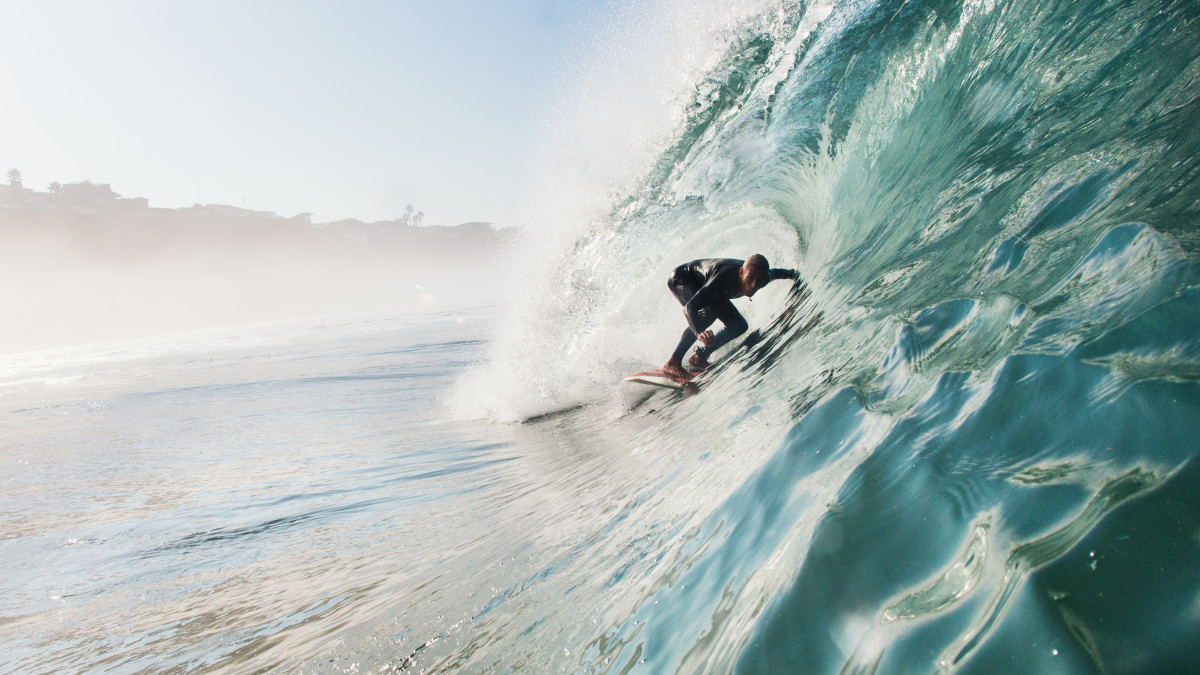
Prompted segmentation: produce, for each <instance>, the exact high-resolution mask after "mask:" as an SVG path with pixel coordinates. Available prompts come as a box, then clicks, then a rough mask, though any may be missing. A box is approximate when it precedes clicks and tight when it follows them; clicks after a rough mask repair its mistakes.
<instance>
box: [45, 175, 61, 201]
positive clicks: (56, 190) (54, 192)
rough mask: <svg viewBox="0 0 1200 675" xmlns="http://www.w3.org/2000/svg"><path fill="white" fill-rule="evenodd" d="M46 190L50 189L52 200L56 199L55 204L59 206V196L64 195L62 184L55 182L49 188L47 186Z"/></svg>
mask: <svg viewBox="0 0 1200 675" xmlns="http://www.w3.org/2000/svg"><path fill="white" fill-rule="evenodd" d="M46 189H48V190H49V191H50V194H51V196H52V198H53V199H54V203H55V204H57V203H58V196H59V195H60V194H62V183H59V182H58V181H54V182H53V183H51V184H50V185H49V186H47V188H46Z"/></svg>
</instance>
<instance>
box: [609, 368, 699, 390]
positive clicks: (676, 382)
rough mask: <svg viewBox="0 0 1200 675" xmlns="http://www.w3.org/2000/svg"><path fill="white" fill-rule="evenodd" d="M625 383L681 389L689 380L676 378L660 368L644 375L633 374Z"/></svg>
mask: <svg viewBox="0 0 1200 675" xmlns="http://www.w3.org/2000/svg"><path fill="white" fill-rule="evenodd" d="M625 381H626V382H637V383H639V384H649V385H653V386H655V387H666V388H667V389H680V390H681V389H683V388H684V387H685V386H686V385H687V384H689V383H690V382H691V378H684V377H677V376H675V375H671V374H670V373H665V372H663V370H662V369H661V368H660V369H658V370H650V371H647V372H644V373H634V374H633V375H630V376H629V377H627V378H625Z"/></svg>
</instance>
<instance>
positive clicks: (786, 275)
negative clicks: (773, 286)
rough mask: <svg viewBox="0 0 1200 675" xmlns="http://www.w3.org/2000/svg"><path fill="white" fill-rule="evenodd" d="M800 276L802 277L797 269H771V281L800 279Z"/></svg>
mask: <svg viewBox="0 0 1200 675" xmlns="http://www.w3.org/2000/svg"><path fill="white" fill-rule="evenodd" d="M799 278H800V273H799V272H797V271H796V270H785V269H772V270H771V281H775V280H776V279H797V280H798V279H799Z"/></svg>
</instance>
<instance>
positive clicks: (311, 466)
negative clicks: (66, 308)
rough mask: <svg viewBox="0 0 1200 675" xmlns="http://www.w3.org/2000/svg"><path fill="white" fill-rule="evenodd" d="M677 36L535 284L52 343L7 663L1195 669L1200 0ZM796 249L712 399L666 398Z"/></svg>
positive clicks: (19, 445)
mask: <svg viewBox="0 0 1200 675" xmlns="http://www.w3.org/2000/svg"><path fill="white" fill-rule="evenodd" d="M676 16H679V17H681V20H680V21H677V22H676V21H671V18H672V17H676ZM633 18H634V19H641V20H638V21H634V22H632V23H627V24H621V25H627V26H628V28H627V30H628V32H629V34H628V35H622V34H621V33H620V32H617V33H614V34H613V35H610V36H606V37H605V38H604V40H607V41H611V42H612V44H611V45H608V46H610V47H611V49H609V50H608V51H605V50H603V49H601V51H600V52H599V53H600V54H601V56H599V57H598V59H599V61H598V63H597V64H595V65H594V70H592V71H588V70H587V69H585V72H583V73H581V75H580V78H581V79H580V82H579V83H578V86H579V88H580V89H581V90H585V91H591V92H592V95H590V96H583V95H581V96H579V97H573V96H567V95H566V92H564V98H569V99H570V100H572V101H582V103H581V104H580V105H579V106H578V108H572V107H571V106H570V105H564V109H566V110H570V111H571V112H570V114H566V113H564V119H563V121H562V125H561V126H560V127H557V129H558V130H557V131H556V132H553V133H557V134H561V137H554V138H553V139H552V143H551V148H550V149H549V150H547V154H546V159H545V163H546V173H547V175H548V176H549V177H550V178H548V179H547V180H548V182H547V183H546V185H545V187H544V188H542V189H540V190H539V191H537V192H536V193H535V198H534V200H533V201H532V206H531V207H530V213H529V218H530V222H529V226H528V227H527V228H526V229H525V231H524V232H523V233H522V238H521V239H520V240H519V241H518V242H517V243H516V247H517V248H516V249H515V251H514V253H513V254H512V256H511V257H510V258H506V259H505V260H506V261H507V262H509V263H510V268H511V269H512V270H513V271H514V272H515V274H514V276H513V277H510V278H511V279H512V282H511V283H498V284H496V285H495V291H496V292H497V293H498V294H499V295H500V296H501V297H502V298H504V301H503V302H502V303H498V304H494V305H491V306H490V307H486V308H475V309H471V310H465V309H454V310H448V311H439V312H434V313H431V314H420V315H418V314H414V313H405V314H403V315H401V316H394V315H388V316H377V317H372V318H359V319H344V320H337V321H332V320H330V321H320V322H309V323H303V324H294V325H290V326H283V327H278V328H276V329H272V330H271V331H263V332H260V333H256V334H250V335H242V336H239V337H236V338H229V339H224V340H217V341H215V342H195V341H193V342H180V343H172V344H171V345H169V346H162V345H160V346H159V347H157V348H155V349H147V350H144V351H141V352H123V353H113V352H111V351H104V350H97V351H96V353H90V354H85V355H83V356H82V357H80V358H79V359H78V360H77V361H74V362H71V363H51V364H49V365H46V364H41V365H38V366H37V367H36V368H35V367H34V366H31V365H28V364H24V365H23V362H22V363H18V362H16V361H13V360H10V361H11V362H10V363H9V365H10V366H11V367H10V368H8V370H6V371H4V372H5V373H6V374H5V375H4V378H5V379H2V380H0V403H2V404H3V406H4V408H3V409H4V410H5V413H4V414H5V416H6V420H5V421H6V422H8V423H9V424H7V425H6V428H8V429H13V430H14V431H10V432H7V437H6V438H5V442H6V443H7V444H8V445H9V446H10V447H11V448H14V451H13V452H12V453H11V458H10V459H12V460H14V461H10V462H8V463H7V464H6V465H5V468H4V473H0V480H2V481H4V483H3V484H4V485H5V486H6V487H8V491H7V493H6V494H7V495H9V496H8V497H7V498H5V499H4V500H3V501H0V517H2V518H3V523H4V527H5V530H4V531H5V532H8V533H11V534H9V535H6V538H4V539H2V540H0V547H2V551H0V552H2V553H3V557H0V559H2V560H5V561H9V562H7V563H6V566H7V567H6V569H5V570H4V571H5V574H0V579H3V580H4V581H3V583H5V584H6V586H5V592H4V593H3V594H0V597H3V598H5V604H4V606H3V607H2V608H0V617H2V619H0V634H2V635H3V636H4V638H5V641H6V642H7V643H8V644H11V645H14V646H15V647H14V649H13V650H12V652H11V655H10V656H8V657H6V658H7V659H8V660H7V661H3V662H2V663H5V664H11V667H13V668H18V667H21V668H27V669H33V670H38V669H43V670H44V669H53V668H66V669H76V670H82V669H88V668H101V669H114V670H138V669H147V668H148V669H180V670H219V671H229V672H252V671H253V672H258V671H263V670H268V671H269V670H283V671H286V670H300V671H303V672H309V671H319V672H333V671H339V672H354V671H358V672H366V671H367V670H371V671H375V672H450V671H454V672H459V671H465V672H498V671H509V670H512V671H532V672H546V671H552V670H569V671H572V672H614V673H625V672H647V673H661V672H731V671H738V672H814V673H826V672H897V673H907V672H914V671H917V672H926V671H951V672H1020V671H1028V672H1047V671H1053V672H1080V673H1090V672H1129V673H1141V672H1186V671H1188V670H1190V669H1192V668H1193V664H1194V663H1196V662H1197V658H1198V657H1200V652H1198V650H1197V647H1196V645H1198V644H1200V579H1197V577H1196V575H1195V574H1194V569H1195V565H1194V564H1193V562H1194V561H1195V560H1196V559H1197V556H1198V555H1200V518H1197V514H1198V513H1200V504H1198V503H1197V498H1196V495H1197V494H1200V490H1198V488H1200V469H1198V468H1197V466H1198V465H1197V461H1196V456H1197V452H1198V451H1200V442H1198V441H1197V436H1196V433H1195V429H1196V427H1197V422H1200V383H1198V381H1197V377H1198V375H1200V341H1198V340H1197V335H1200V283H1198V282H1200V269H1198V268H1197V261H1196V255H1197V241H1198V240H1197V237H1196V231H1197V230H1196V225H1197V217H1198V216H1200V207H1198V206H1197V205H1200V185H1198V184H1197V177H1198V176H1200V159H1198V157H1200V153H1198V152H1197V151H1198V150H1200V134H1198V132H1197V130H1196V128H1195V126H1194V124H1193V120H1195V119H1197V118H1200V39H1197V38H1200V35H1197V32H1198V31H1200V9H1198V8H1197V6H1196V5H1195V4H1194V3H1189V2H1104V1H1099V0H1086V1H1080V2H1068V3H1057V4H1050V5H1047V4H1045V3H1037V2H1023V1H1016V2H1009V3H1000V2H991V1H986V0H968V1H964V2H957V1H951V0H929V1H920V0H918V1H916V2H913V1H912V0H908V1H904V2H902V1H900V0H896V1H894V2H893V1H890V0H881V1H871V0H847V1H845V2H812V3H803V2H762V3H756V4H746V5H741V6H737V7H735V8H733V9H728V8H722V9H714V8H706V7H700V8H699V9H696V10H694V11H691V12H689V9H688V7H685V6H683V5H671V4H666V5H662V6H657V7H654V8H650V9H648V10H646V15H645V16H644V17H633ZM659 32H661V34H660V33H659ZM658 37H661V39H655V38H658ZM606 44H607V43H606ZM602 46H604V45H602ZM593 78H594V79H593ZM638 78H644V79H638ZM626 80H628V81H626ZM656 90H657V91H661V92H662V94H663V95H662V98H661V99H658V100H657V101H653V100H651V101H648V100H647V99H645V98H638V97H637V96H635V95H634V93H635V92H639V91H640V92H646V91H656ZM622 91H625V92H628V93H629V96H621V95H620V93H621V92H622ZM680 97H682V100H677V99H679V98H680ZM664 99H665V101H664ZM623 111H628V115H626V116H627V117H629V118H630V119H631V120H634V121H638V123H637V124H634V125H632V126H634V127H636V128H631V129H629V130H628V131H629V136H630V138H629V139H626V141H627V142H626V141H623V142H622V143H621V144H616V143H605V142H604V140H603V139H604V138H605V137H606V134H609V133H610V132H611V130H612V129H616V128H619V125H615V124H613V120H620V119H621V118H622V116H623ZM643 115H644V117H643ZM589 120H593V121H594V122H595V124H594V126H593V125H591V124H589ZM639 120H641V121H639ZM642 122H644V124H643V123H642ZM589 128H592V129H594V130H596V135H595V136H593V137H591V138H588V139H582V141H581V142H580V143H579V144H577V145H571V143H572V142H573V141H574V139H576V138H577V137H578V134H577V133H576V132H577V131H578V130H583V129H589ZM552 135H553V134H552ZM593 139H595V140H593ZM559 142H562V143H564V144H566V145H568V146H570V148H574V149H567V150H562V151H558V150H555V149H554V148H553V145H554V143H559ZM579 148H582V150H583V151H582V152H581V153H577V149H579ZM592 152H595V153H597V155H598V157H597V160H596V162H595V163H594V164H592V165H590V168H589V164H588V162H587V159H586V158H587V157H588V153H592ZM596 185H600V186H602V187H601V188H597V187H595V186H596ZM539 200H541V201H539ZM754 252H760V253H763V254H765V255H766V256H767V257H768V259H769V260H770V261H771V263H772V265H773V266H776V267H794V268H797V269H798V270H799V271H800V273H801V274H802V276H803V278H804V280H805V283H804V284H803V285H795V286H792V285H789V284H787V283H786V282H782V281H780V282H774V283H772V284H770V285H769V286H768V287H766V288H765V289H764V290H763V291H762V292H760V293H758V294H757V295H756V296H755V298H754V301H753V302H746V301H744V300H739V301H738V307H739V309H741V310H742V311H744V313H745V315H746V317H747V319H748V321H749V324H750V331H749V332H748V333H747V334H746V336H745V337H744V339H742V340H740V341H737V342H735V343H733V344H731V345H730V346H729V347H728V348H726V349H725V350H724V351H723V352H722V353H720V354H718V355H717V360H716V363H715V366H714V367H713V368H712V369H711V370H710V372H708V373H706V374H704V375H703V376H701V377H700V378H698V379H697V383H698V385H699V391H698V393H696V394H695V395H691V396H686V397H684V396H679V395H677V394H675V393H674V392H669V391H658V390H648V389H644V388H639V387H638V386H636V385H627V384H623V383H621V381H620V379H621V377H622V376H624V375H627V374H629V373H632V372H635V371H636V370H641V369H644V368H646V367H647V366H651V367H654V366H658V365H660V364H661V363H662V362H663V361H665V360H666V357H667V355H668V354H669V352H670V350H671V349H672V347H673V346H674V342H675V340H676V339H677V337H678V334H679V331H680V330H681V329H682V326H683V323H684V320H683V316H682V313H681V312H680V309H679V307H678V305H677V303H676V302H675V301H674V299H673V298H672V297H671V296H670V294H669V293H668V291H667V289H666V283H665V281H666V278H667V275H668V274H669V272H670V270H671V269H672V268H673V267H674V266H676V265H678V264H680V263H682V262H686V261H688V260H692V259H695V258H699V257H706V256H728V257H738V258H741V257H745V256H747V255H749V254H751V253H754ZM44 457H50V458H53V461H46V460H44V459H42V458H44ZM85 470H86V476H87V477H88V478H87V479H84V478H81V476H82V475H83V474H84V471H85ZM41 560H53V561H55V562H54V563H53V564H52V565H51V566H49V567H46V566H44V565H40V564H39V561H41ZM113 625H118V626H121V631H120V632H116V633H114V632H113V631H112V630H111V626H113Z"/></svg>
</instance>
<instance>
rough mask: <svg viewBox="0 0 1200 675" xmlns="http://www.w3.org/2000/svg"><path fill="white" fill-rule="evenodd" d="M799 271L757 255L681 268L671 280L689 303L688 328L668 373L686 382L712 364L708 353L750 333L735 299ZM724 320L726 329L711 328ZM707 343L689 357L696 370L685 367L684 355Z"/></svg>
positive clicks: (685, 304) (670, 284)
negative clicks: (772, 267)
mask: <svg viewBox="0 0 1200 675" xmlns="http://www.w3.org/2000/svg"><path fill="white" fill-rule="evenodd" d="M799 278H800V275H799V273H797V272H796V270H788V269H771V267H770V265H768V264H767V259H766V258H764V257H763V256H761V255H759V254H757V253H755V254H754V255H752V256H750V257H749V258H746V260H745V261H744V262H743V261H741V260H734V259H732V258H703V259H700V260H693V261H692V262H690V263H685V264H683V265H680V266H679V267H676V268H675V271H673V272H671V277H670V278H669V279H667V288H669V289H671V293H672V294H674V296H675V298H676V299H677V300H679V304H681V305H683V313H684V315H685V316H686V317H687V323H688V327H687V328H685V329H684V330H683V336H682V337H680V338H679V345H678V346H677V347H675V353H673V354H671V358H670V360H668V361H667V365H665V366H663V367H662V370H663V372H665V373H668V374H670V375H672V376H674V377H676V378H681V379H684V380H689V379H691V378H692V377H693V376H694V375H695V373H698V372H702V371H703V370H704V369H706V368H708V355H709V354H712V353H713V352H715V351H716V350H717V349H719V348H721V347H722V346H724V345H726V344H728V343H729V341H730V340H732V339H734V338H736V337H737V336H739V335H741V334H742V333H744V332H746V327H747V326H746V319H744V318H743V317H742V315H741V313H739V312H738V311H737V309H736V308H735V307H734V306H733V303H732V302H730V300H733V299H734V298H740V297H742V296H745V297H747V298H751V297H753V296H754V294H755V293H756V292H758V289H760V288H762V287H763V286H766V285H767V284H768V283H770V282H772V281H774V280H776V279H799ZM718 319H719V320H720V321H721V330H719V331H717V333H716V334H715V335H714V334H713V332H712V331H711V330H709V329H708V327H709V326H711V325H712V324H713V322H714V321H717V320H718ZM697 340H699V341H700V344H701V346H700V347H697V348H696V351H695V352H694V353H693V354H692V355H691V357H690V358H689V359H688V365H689V366H691V371H688V370H687V369H685V368H684V367H683V357H684V355H685V354H687V351H688V349H689V348H691V346H692V345H693V344H695V343H696V341H697Z"/></svg>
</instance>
